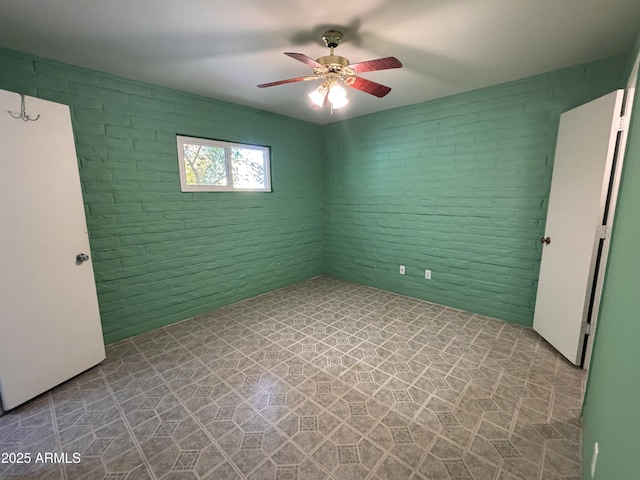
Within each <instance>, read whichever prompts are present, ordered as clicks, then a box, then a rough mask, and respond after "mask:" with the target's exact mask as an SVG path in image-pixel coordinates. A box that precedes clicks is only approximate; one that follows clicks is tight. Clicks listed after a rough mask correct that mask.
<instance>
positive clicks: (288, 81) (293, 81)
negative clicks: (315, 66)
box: [258, 77, 316, 88]
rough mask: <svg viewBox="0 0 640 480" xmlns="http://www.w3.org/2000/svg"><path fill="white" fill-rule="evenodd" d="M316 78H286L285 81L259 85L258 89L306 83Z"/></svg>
mask: <svg viewBox="0 0 640 480" xmlns="http://www.w3.org/2000/svg"><path fill="white" fill-rule="evenodd" d="M315 79H316V77H296V78H287V79H286V80H278V81H277V82H270V83H261V84H260V85H258V88H266V87H275V86H276V85H285V84H287V83H295V82H306V81H307V80H315Z"/></svg>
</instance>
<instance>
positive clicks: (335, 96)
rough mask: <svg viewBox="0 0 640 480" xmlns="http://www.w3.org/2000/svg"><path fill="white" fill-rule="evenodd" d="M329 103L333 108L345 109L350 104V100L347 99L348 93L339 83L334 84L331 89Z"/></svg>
mask: <svg viewBox="0 0 640 480" xmlns="http://www.w3.org/2000/svg"><path fill="white" fill-rule="evenodd" d="M329 101H330V102H331V106H332V107H333V108H341V107H344V106H345V105H346V104H347V103H349V99H348V98H347V91H346V90H345V89H344V88H342V87H341V86H340V85H338V84H337V83H334V84H332V85H331V87H330V88H329Z"/></svg>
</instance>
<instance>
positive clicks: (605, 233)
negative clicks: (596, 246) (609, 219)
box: [598, 225, 611, 240]
mask: <svg viewBox="0 0 640 480" xmlns="http://www.w3.org/2000/svg"><path fill="white" fill-rule="evenodd" d="M599 229H600V231H599V232H598V234H599V235H600V238H601V239H602V240H606V239H607V238H610V237H611V226H609V225H601V226H600V227H599Z"/></svg>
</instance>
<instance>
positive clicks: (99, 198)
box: [0, 50, 323, 342]
mask: <svg viewBox="0 0 640 480" xmlns="http://www.w3.org/2000/svg"><path fill="white" fill-rule="evenodd" d="M0 88H2V89H5V90H11V91H16V92H20V93H25V94H27V95H31V96H36V97H40V98H44V99H47V100H52V101H55V102H60V103H64V104H67V105H69V106H70V107H71V115H72V122H73V128H74V132H75V140H76V149H77V154H78V161H79V167H80V178H81V181H82V187H83V195H84V202H85V207H86V216H87V224H88V228H89V234H90V241H91V250H92V251H91V253H92V257H93V266H94V270H95V276H96V283H97V289H98V298H99V303H100V312H101V317H102V323H103V332H104V335H105V340H106V341H107V342H112V341H116V340H118V339H121V338H125V337H128V336H131V335H133V334H136V333H139V332H142V331H146V330H151V329H153V328H156V327H158V326H161V325H164V324H167V323H171V322H174V321H177V320H181V319H184V318H187V317H189V316H192V315H195V314H197V313H200V312H204V311H207V310H210V309H213V308H216V307H219V306H221V305H225V304H228V303H232V302H234V301H238V300H241V299H243V298H247V297H251V296H254V295H257V294H260V293H263V292H266V291H269V290H272V289H275V288H278V287H281V286H284V285H287V284H290V283H294V282H297V281H300V280H303V279H306V278H309V277H312V276H315V275H318V274H320V273H322V271H323V267H322V214H321V211H322V181H321V178H322V149H323V142H322V135H321V130H320V128H319V127H318V126H317V125H312V124H309V123H305V122H301V121H298V120H293V119H288V118H285V117H282V116H278V115H273V114H269V113H266V112H261V111H257V110H253V109H249V108H244V107H240V106H236V105H232V104H228V103H224V102H220V101H216V100H212V99H207V98H202V97H198V96H195V95H189V94H185V93H181V92H177V91H172V90H169V89H164V88H159V87H155V86H151V85H145V84H142V83H138V82H132V81H127V80H124V79H121V78H118V77H114V76H111V75H107V74H102V73H100V72H95V71H91V70H86V69H81V68H77V67H73V66H70V65H65V64H61V63H58V62H55V61H49V60H44V59H39V58H35V57H32V56H29V55H24V54H21V53H18V52H13V51H8V50H0ZM16 98H17V97H16ZM176 134H183V135H190V136H200V137H206V138H215V139H220V140H228V141H236V142H245V143H255V144H259V145H269V146H270V147H271V155H272V158H271V161H272V186H273V192H272V193H248V192H246V193H238V192H229V193H226V192H225V193H220V192H215V193H214V192H205V193H202V192H198V193H182V192H181V191H180V183H179V177H178V161H177V148H176V138H175V137H176Z"/></svg>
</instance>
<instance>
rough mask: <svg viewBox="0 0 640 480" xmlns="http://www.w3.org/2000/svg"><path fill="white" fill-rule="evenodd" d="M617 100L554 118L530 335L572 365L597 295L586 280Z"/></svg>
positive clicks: (598, 231) (604, 197)
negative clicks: (536, 335)
mask: <svg viewBox="0 0 640 480" xmlns="http://www.w3.org/2000/svg"><path fill="white" fill-rule="evenodd" d="M623 96H624V90H618V91H616V92H613V93H610V94H609V95H605V96H604V97H601V98H598V99H596V100H593V101H592V102H589V103H587V104H585V105H581V106H580V107H578V108H575V109H573V110H570V111H568V112H565V113H563V114H562V115H561V116H560V127H559V130H558V141H557V144H556V153H555V158H554V164H553V177H552V181H551V192H550V195H549V208H548V212H547V223H546V226H545V234H544V237H543V238H542V239H541V241H542V243H543V247H542V263H541V265H540V276H539V279H538V294H537V297H536V308H535V314H534V320H533V328H534V329H535V330H536V331H537V332H538V333H539V334H540V335H542V336H543V337H544V338H545V339H546V340H547V341H548V342H549V343H550V344H551V345H553V346H554V347H555V348H556V349H557V350H558V351H559V352H560V353H562V354H563V355H564V356H565V357H567V359H569V360H570V361H571V362H572V363H574V364H576V365H579V364H580V362H581V360H582V352H583V349H584V344H585V334H586V333H587V325H588V324H587V322H588V320H589V318H590V311H591V309H592V307H593V305H594V304H593V300H594V295H598V296H599V294H600V293H599V291H596V290H597V289H596V290H594V285H595V284H594V278H595V273H596V269H597V267H598V265H599V262H600V260H601V258H600V256H599V252H601V251H602V243H603V242H605V241H607V242H608V235H607V231H608V230H607V229H606V228H603V225H604V223H605V222H606V218H605V217H606V207H607V201H608V198H609V192H610V190H611V188H610V187H611V186H610V179H611V174H612V166H613V164H614V155H615V153H616V143H617V139H618V131H619V129H620V114H621V109H622V100H623ZM604 261H606V258H605V259H604ZM602 267H604V265H602Z"/></svg>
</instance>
